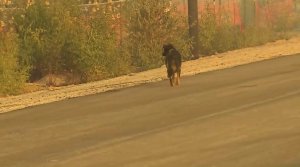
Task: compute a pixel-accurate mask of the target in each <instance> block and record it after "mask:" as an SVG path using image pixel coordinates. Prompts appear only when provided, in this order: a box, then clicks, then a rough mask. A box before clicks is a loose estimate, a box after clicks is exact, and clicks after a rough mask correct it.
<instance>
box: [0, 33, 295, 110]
mask: <svg viewBox="0 0 300 167" xmlns="http://www.w3.org/2000/svg"><path fill="white" fill-rule="evenodd" d="M297 53H300V37H299V36H298V37H295V38H292V39H290V40H279V41H276V42H273V43H268V44H266V45H263V46H258V47H252V48H245V49H240V50H235V51H230V52H226V53H222V54H218V55H213V56H210V57H203V58H200V59H198V60H193V61H188V62H184V63H183V67H182V69H183V71H182V72H183V74H182V75H183V76H190V75H195V74H199V73H202V72H208V71H213V70H219V69H224V68H230V67H234V66H238V65H243V64H249V63H252V62H257V61H262V60H266V59H271V58H275V57H280V56H287V55H292V54H297ZM164 79H166V70H165V67H164V66H162V67H161V68H158V69H153V70H149V71H145V72H140V73H133V74H130V75H126V76H121V77H117V78H112V79H108V80H102V81H97V82H91V83H87V84H81V85H70V86H63V87H48V88H46V89H45V88H42V87H39V86H37V89H36V90H39V88H41V89H42V90H40V91H35V87H33V88H30V89H29V90H32V91H27V92H31V93H27V94H23V95H18V96H11V97H0V113H4V112H9V111H13V110H17V109H22V108H26V107H29V106H34V105H40V104H46V103H50V102H55V101H59V100H64V99H69V98H74V97H80V96H86V95H91V94H96V93H101V92H106V91H109V90H115V89H120V88H125V87H131V86H135V85H139V84H143V83H150V82H156V81H161V80H164ZM166 84H167V83H166ZM34 91H35V92H34Z"/></svg>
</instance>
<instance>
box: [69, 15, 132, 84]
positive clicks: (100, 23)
mask: <svg viewBox="0 0 300 167" xmlns="http://www.w3.org/2000/svg"><path fill="white" fill-rule="evenodd" d="M111 16H112V13H109V12H103V11H102V12H101V11H100V13H98V14H96V15H94V16H93V17H90V18H87V19H86V20H87V21H86V26H87V28H86V30H85V34H86V36H85V40H83V41H81V42H82V43H81V47H82V48H81V51H82V52H81V54H80V57H79V58H78V59H75V60H76V62H75V65H76V66H77V68H78V69H79V70H80V72H81V73H82V74H83V76H84V80H85V81H91V80H99V79H104V78H108V77H114V76H118V75H121V74H125V73H128V72H129V66H130V58H129V56H128V55H127V54H123V53H122V52H120V51H121V48H120V46H118V41H117V39H116V33H115V31H114V30H112V25H113V21H112V17H111Z"/></svg>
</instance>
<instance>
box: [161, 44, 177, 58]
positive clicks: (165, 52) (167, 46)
mask: <svg viewBox="0 0 300 167" xmlns="http://www.w3.org/2000/svg"><path fill="white" fill-rule="evenodd" d="M171 49H174V46H173V45H172V44H170V43H168V44H164V46H163V54H162V55H163V56H167V54H168V53H169V51H170V50H171Z"/></svg>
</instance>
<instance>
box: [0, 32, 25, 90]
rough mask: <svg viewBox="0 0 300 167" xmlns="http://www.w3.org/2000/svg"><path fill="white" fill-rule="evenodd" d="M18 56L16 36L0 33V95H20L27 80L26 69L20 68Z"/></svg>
mask: <svg viewBox="0 0 300 167" xmlns="http://www.w3.org/2000/svg"><path fill="white" fill-rule="evenodd" d="M18 55H19V46H18V39H17V36H16V34H14V33H3V32H2V33H1V32H0V95H14V94H18V93H20V92H21V91H22V88H23V86H24V84H25V82H26V80H27V73H26V69H25V68H22V67H21V66H20V64H19V62H18Z"/></svg>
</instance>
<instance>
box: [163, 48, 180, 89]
mask: <svg viewBox="0 0 300 167" xmlns="http://www.w3.org/2000/svg"><path fill="white" fill-rule="evenodd" d="M162 55H163V56H164V57H165V64H166V67H167V73H168V78H169V79H170V85H171V86H174V82H175V79H176V82H175V84H176V85H179V84H180V81H179V79H180V73H181V54H180V53H179V52H178V51H177V50H176V49H175V47H174V46H173V45H172V44H165V45H164V46H163V54H162ZM175 74H176V75H177V76H176V77H175Z"/></svg>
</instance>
